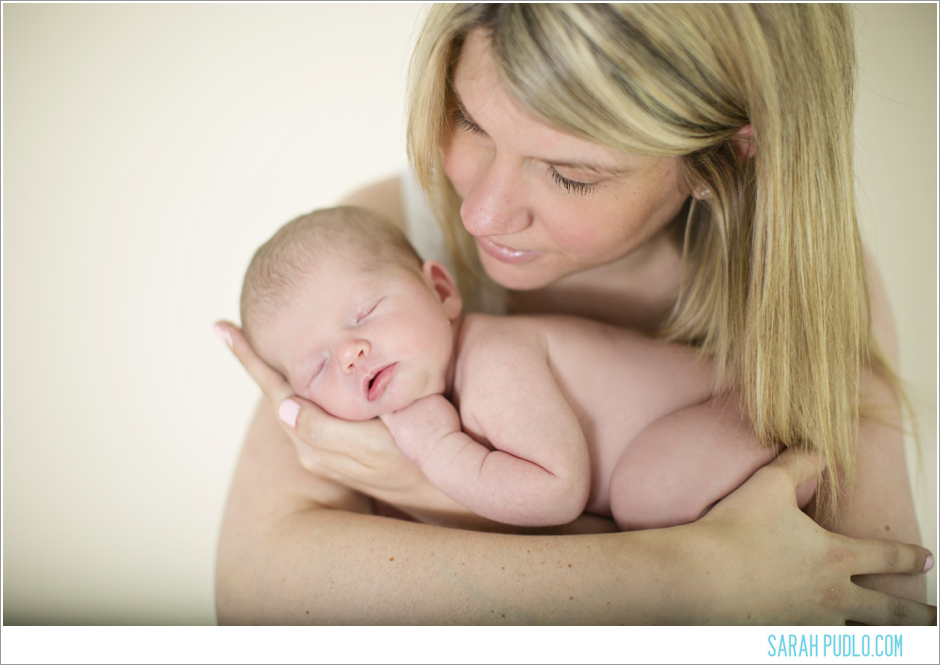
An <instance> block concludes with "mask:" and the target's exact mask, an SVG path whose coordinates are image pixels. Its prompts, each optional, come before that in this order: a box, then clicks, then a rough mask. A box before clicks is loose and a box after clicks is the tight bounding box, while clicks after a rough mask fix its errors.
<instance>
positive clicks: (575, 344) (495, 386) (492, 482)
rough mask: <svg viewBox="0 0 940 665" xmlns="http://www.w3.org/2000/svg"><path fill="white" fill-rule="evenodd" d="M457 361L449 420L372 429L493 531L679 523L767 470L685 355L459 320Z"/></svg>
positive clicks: (703, 370)
mask: <svg viewBox="0 0 940 665" xmlns="http://www.w3.org/2000/svg"><path fill="white" fill-rule="evenodd" d="M455 353H456V360H455V367H454V375H453V376H454V378H453V387H452V394H451V400H452V402H453V405H454V406H455V407H456V408H457V409H458V410H459V418H458V414H457V412H455V411H454V406H451V404H450V403H448V402H447V400H445V399H443V397H440V396H432V397H427V398H424V399H421V400H418V401H417V402H415V403H414V404H413V405H411V406H410V407H407V408H405V409H402V410H400V411H398V412H396V413H395V414H390V415H385V416H382V419H383V420H384V421H385V422H386V424H387V425H388V426H389V428H390V429H391V431H392V434H393V435H394V436H395V440H396V442H397V443H398V444H399V446H400V447H401V448H402V450H403V451H404V452H405V454H406V455H408V456H409V457H411V458H412V459H414V460H415V461H416V462H417V463H418V464H419V465H420V466H421V468H422V470H423V471H424V472H425V474H426V475H428V478H429V480H431V481H432V482H433V483H435V484H436V485H437V486H438V487H440V488H441V489H442V490H443V491H444V492H445V493H447V494H449V495H450V496H451V497H452V498H454V499H455V500H457V501H458V502H460V503H462V504H463V505H465V506H466V507H468V508H470V509H471V510H473V511H474V512H477V513H479V514H481V515H483V516H485V517H489V518H491V519H494V520H497V521H501V522H506V523H509V524H517V525H521V526H544V525H548V524H562V523H566V522H567V521H570V520H572V519H574V518H575V517H577V516H578V515H579V514H581V512H583V511H587V512H590V513H593V514H597V515H601V516H605V517H611V516H612V517H613V518H614V519H615V520H616V521H617V523H618V525H620V526H621V527H622V528H638V527H657V526H669V525H673V524H679V523H683V522H688V521H692V520H694V519H696V518H697V517H699V516H700V515H701V514H702V513H703V512H704V511H705V510H707V509H708V507H710V506H711V505H712V504H713V503H714V502H715V501H717V500H718V499H720V498H721V497H722V496H724V495H725V494H727V493H728V492H730V491H731V490H733V489H734V488H735V487H737V486H738V485H739V484H740V483H741V482H743V481H744V480H745V479H747V477H748V476H750V475H751V473H753V472H754V471H755V470H756V469H757V468H759V467H760V466H762V465H763V464H765V463H767V462H768V461H770V459H772V457H773V451H772V450H768V449H764V448H762V447H761V446H759V445H758V444H757V442H756V441H754V440H753V438H752V437H751V436H750V434H749V432H748V430H747V428H746V423H745V421H744V420H743V418H742V416H741V414H740V412H739V411H738V409H737V406H736V404H735V402H734V401H733V400H731V399H722V400H713V399H711V395H712V382H713V372H712V370H711V367H709V366H708V364H707V363H704V362H702V361H701V360H699V359H698V358H697V357H696V354H695V352H694V351H692V350H690V349H687V348H684V347H680V346H677V345H672V344H666V343H664V342H660V341H655V340H651V339H649V338H646V337H644V336H642V335H640V334H639V333H635V332H631V331H627V330H623V329H619V328H613V327H611V326H606V325H603V324H599V323H595V322H591V321H586V320H583V319H574V318H567V317H560V316H551V317H547V316H545V317H541V316H540V317H523V316H513V317H493V316H485V315H468V316H465V317H464V318H463V320H462V323H461V324H460V325H459V332H458V334H457V339H456V348H455ZM520 377H525V379H524V381H523V380H522V379H521V378H520ZM690 433H691V434H694V435H695V436H694V437H693V439H692V442H691V443H690V442H689V441H688V439H689V434H690ZM680 434H681V436H680ZM680 442H681V443H680ZM689 447H694V448H695V449H694V450H691V451H690V450H687V449H688V448H689ZM697 478H703V479H704V480H701V481H698V482H696V479H697ZM612 488H613V493H612Z"/></svg>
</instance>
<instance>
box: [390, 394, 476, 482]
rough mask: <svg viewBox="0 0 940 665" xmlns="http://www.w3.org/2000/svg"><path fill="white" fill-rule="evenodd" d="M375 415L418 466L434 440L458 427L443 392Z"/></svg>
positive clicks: (455, 413)
mask: <svg viewBox="0 0 940 665" xmlns="http://www.w3.org/2000/svg"><path fill="white" fill-rule="evenodd" d="M379 417H380V418H381V419H382V422H384V423H385V426H386V427H388V430H389V431H390V432H391V433H392V436H393V437H394V439H395V444H396V445H397V446H398V449H399V450H401V451H402V453H404V455H405V457H407V458H408V459H410V460H411V461H413V462H416V463H417V464H419V465H420V464H421V461H422V460H423V459H425V458H426V453H427V452H428V451H429V450H430V449H431V448H432V447H433V446H434V444H435V443H437V442H438V441H440V440H441V439H442V438H443V437H445V436H447V435H448V434H451V433H453V432H459V431H460V430H461V428H460V416H459V415H457V410H456V409H455V408H454V406H453V405H452V404H451V403H450V402H448V401H447V399H446V398H445V397H444V396H443V395H430V396H428V397H422V398H421V399H419V400H416V401H415V402H412V403H411V404H410V405H408V406H406V407H405V408H404V409H400V410H398V411H395V412H394V413H387V414H385V415H382V416H379Z"/></svg>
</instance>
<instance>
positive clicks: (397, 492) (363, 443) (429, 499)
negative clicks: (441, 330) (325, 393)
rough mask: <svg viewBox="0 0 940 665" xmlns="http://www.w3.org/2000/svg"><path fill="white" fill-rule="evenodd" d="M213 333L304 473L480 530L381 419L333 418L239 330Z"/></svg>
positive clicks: (223, 326) (433, 519)
mask: <svg viewBox="0 0 940 665" xmlns="http://www.w3.org/2000/svg"><path fill="white" fill-rule="evenodd" d="M215 332H216V334H217V335H218V336H219V337H220V338H222V339H223V340H224V341H225V342H226V343H227V344H228V346H229V347H230V348H231V349H232V351H233V353H234V354H235V356H236V357H237V358H238V360H239V362H241V364H242V365H243V366H244V368H245V369H246V370H247V371H248V374H249V375H250V376H251V378H252V379H254V381H255V383H257V384H258V385H259V386H260V387H261V390H262V391H263V392H264V394H265V396H266V397H267V398H268V400H269V401H270V403H271V405H272V408H274V409H276V410H277V413H278V416H279V417H280V420H281V422H282V423H283V425H284V429H285V431H286V432H287V433H288V435H289V436H290V438H291V440H292V441H293V443H294V447H295V448H296V450H297V457H298V459H299V461H300V464H301V465H302V466H303V467H304V468H305V469H307V470H308V471H310V472H311V473H314V474H317V475H319V476H322V477H324V478H328V479H330V480H332V481H334V482H337V483H340V484H342V485H345V486H346V487H349V488H350V489H352V490H355V491H357V492H361V493H363V494H366V495H368V496H371V497H374V498H376V499H379V500H380V501H383V502H385V503H389V504H392V505H394V506H397V507H398V508H401V509H402V510H404V511H405V512H406V513H408V514H410V515H412V516H414V517H416V518H418V519H419V520H421V521H424V522H428V523H434V524H440V525H445V526H466V527H476V528H481V527H482V526H483V525H482V524H479V523H478V522H481V521H482V518H478V517H477V516H476V515H474V514H473V513H471V512H470V511H468V510H467V509H465V508H463V507H462V506H460V505H459V504H457V503H456V502H454V501H453V500H451V499H449V498H448V497H447V496H445V495H444V494H443V493H441V492H440V491H439V490H438V489H437V488H436V487H434V486H433V485H431V483H430V482H428V480H427V479H426V478H425V477H424V474H423V473H421V470H420V469H419V468H418V467H417V465H415V464H414V463H412V462H411V461H409V460H408V459H407V458H406V457H405V456H404V455H403V454H402V453H401V452H400V451H399V450H398V447H397V446H396V445H395V441H394V439H393V438H392V436H391V434H390V433H389V431H388V428H387V427H386V426H385V425H384V424H383V423H382V421H381V420H379V419H378V418H375V419H373V420H368V421H364V422H351V421H347V420H341V419H339V418H334V417H333V416H331V415H329V414H328V413H326V412H324V411H323V410H322V409H320V408H319V407H317V406H316V405H315V404H313V403H312V402H309V401H307V400H305V399H302V398H300V397H297V396H296V395H295V394H294V391H293V389H292V388H291V386H290V384H289V383H288V382H287V381H286V380H285V379H284V377H283V376H281V374H280V373H279V372H277V371H275V370H274V369H272V368H271V367H270V366H268V365H267V363H265V362H264V361H263V360H262V359H261V358H259V357H258V356H257V355H256V354H255V352H254V351H253V350H252V348H251V346H250V345H249V344H248V340H246V339H245V336H244V334H242V331H241V330H240V329H239V328H238V327H236V326H234V325H232V324H230V323H227V322H224V321H220V322H219V323H217V324H216V326H215Z"/></svg>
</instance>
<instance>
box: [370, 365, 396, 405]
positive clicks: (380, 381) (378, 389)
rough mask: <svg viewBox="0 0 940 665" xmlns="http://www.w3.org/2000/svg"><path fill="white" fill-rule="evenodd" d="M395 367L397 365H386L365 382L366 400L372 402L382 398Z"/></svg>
mask: <svg viewBox="0 0 940 665" xmlns="http://www.w3.org/2000/svg"><path fill="white" fill-rule="evenodd" d="M397 367H398V363H392V364H391V365H386V366H385V367H382V368H381V369H379V370H378V371H377V372H376V373H375V374H373V375H372V377H370V378H369V379H368V380H367V381H366V386H365V393H366V399H368V400H369V401H370V402H374V401H375V400H377V399H378V398H379V397H381V396H382V393H384V392H385V387H386V386H387V385H388V382H389V381H391V380H392V375H394V374H395V369H396V368H397Z"/></svg>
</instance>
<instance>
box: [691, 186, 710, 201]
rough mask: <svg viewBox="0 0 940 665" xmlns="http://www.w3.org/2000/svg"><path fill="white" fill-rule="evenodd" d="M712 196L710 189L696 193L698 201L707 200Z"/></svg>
mask: <svg viewBox="0 0 940 665" xmlns="http://www.w3.org/2000/svg"><path fill="white" fill-rule="evenodd" d="M710 194H711V190H709V189H708V187H703V188H702V189H700V190H698V191H697V192H695V194H694V196H695V198H697V199H707V198H708V197H709V195H710Z"/></svg>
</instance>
